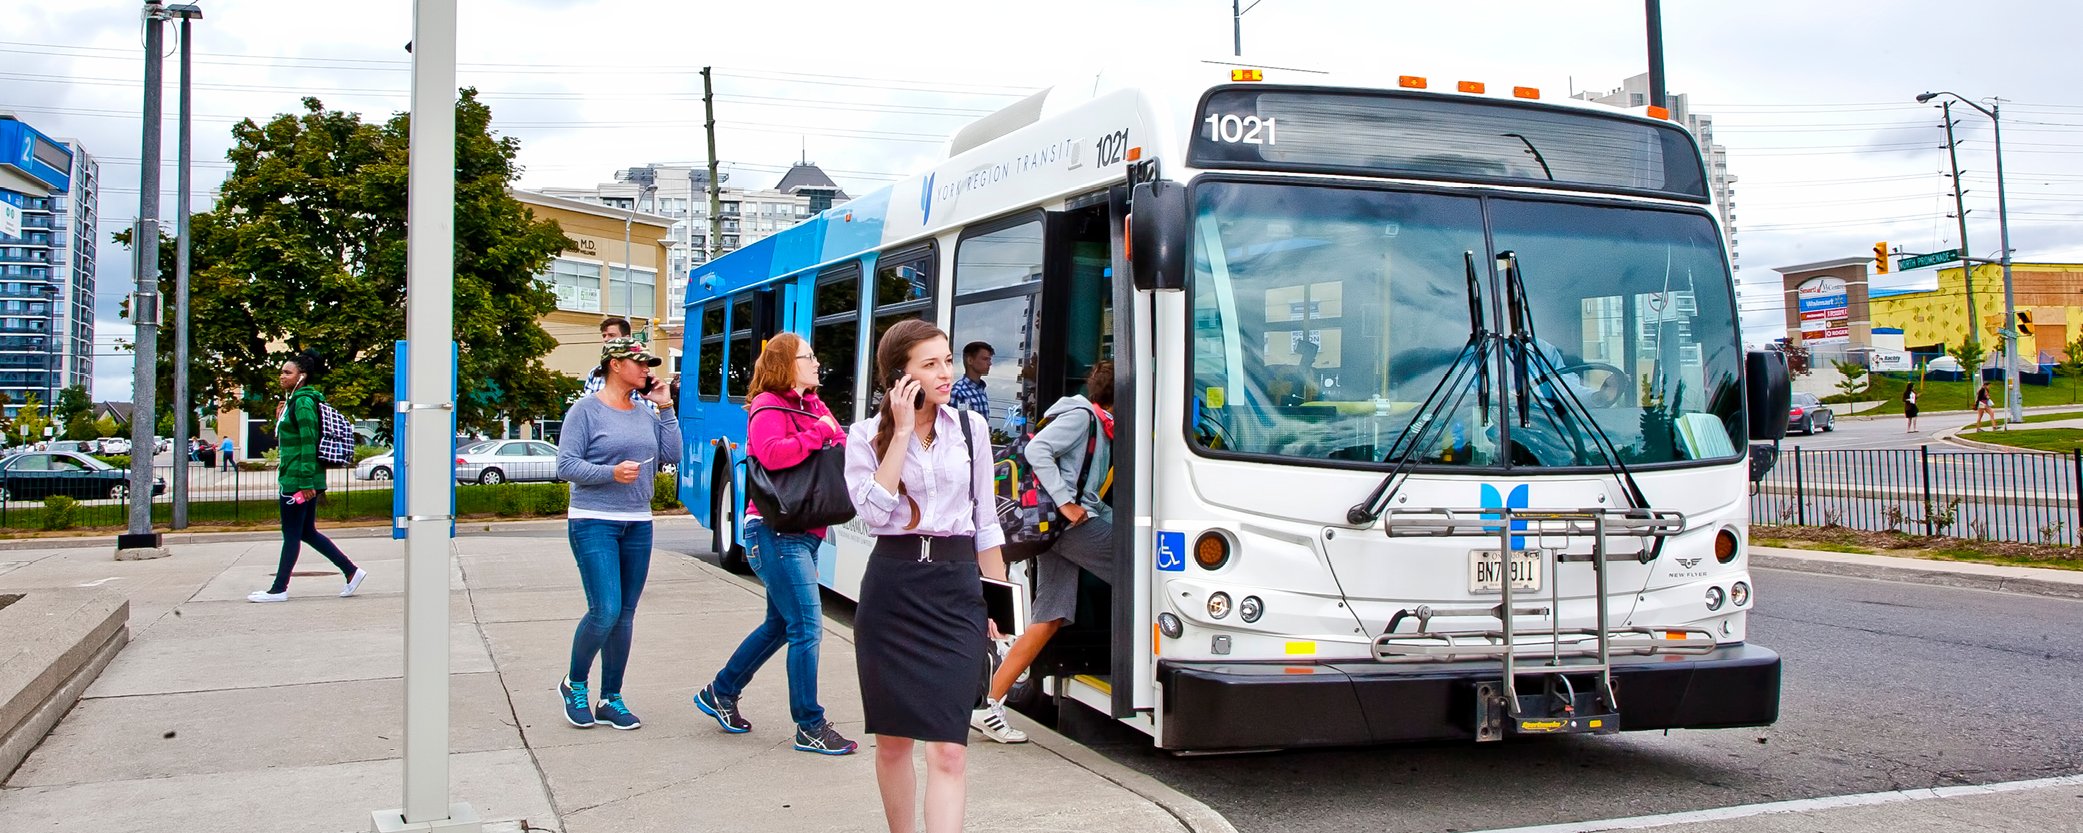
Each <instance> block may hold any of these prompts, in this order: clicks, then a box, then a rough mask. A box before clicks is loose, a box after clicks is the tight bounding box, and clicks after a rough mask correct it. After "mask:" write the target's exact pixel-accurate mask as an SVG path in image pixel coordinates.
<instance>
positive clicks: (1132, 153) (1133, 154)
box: [1128, 147, 1143, 162]
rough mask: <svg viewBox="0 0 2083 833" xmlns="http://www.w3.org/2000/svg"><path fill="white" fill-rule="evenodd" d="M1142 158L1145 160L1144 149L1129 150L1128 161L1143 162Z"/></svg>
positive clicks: (1134, 148)
mask: <svg viewBox="0 0 2083 833" xmlns="http://www.w3.org/2000/svg"><path fill="white" fill-rule="evenodd" d="M1142 158H1143V149H1142V148H1140V147H1133V148H1129V149H1128V161H1130V162H1135V161H1138V160H1141V159H1142Z"/></svg>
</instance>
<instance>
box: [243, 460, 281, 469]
mask: <svg viewBox="0 0 2083 833" xmlns="http://www.w3.org/2000/svg"><path fill="white" fill-rule="evenodd" d="M273 468H275V461H273V460H240V461H239V471H269V470H271V469H273Z"/></svg>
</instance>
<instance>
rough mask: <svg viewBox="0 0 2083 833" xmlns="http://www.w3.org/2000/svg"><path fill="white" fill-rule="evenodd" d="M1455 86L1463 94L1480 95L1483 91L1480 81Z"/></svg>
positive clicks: (1464, 82) (1465, 82)
mask: <svg viewBox="0 0 2083 833" xmlns="http://www.w3.org/2000/svg"><path fill="white" fill-rule="evenodd" d="M1455 86H1456V88H1458V89H1459V90H1461V91H1462V92H1464V93H1480V92H1482V91H1483V90H1484V89H1485V88H1484V86H1483V82H1481V81H1463V82H1461V83H1460V84H1457V85H1455Z"/></svg>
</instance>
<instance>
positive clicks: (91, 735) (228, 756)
mask: <svg viewBox="0 0 2083 833" xmlns="http://www.w3.org/2000/svg"><path fill="white" fill-rule="evenodd" d="M460 532H461V533H462V535H463V537H460V538H458V539H457V540H456V550H457V557H456V558H455V559H454V567H453V570H452V573H451V577H452V578H451V581H452V583H451V605H450V609H451V611H452V614H451V615H452V620H451V621H452V625H451V628H452V630H451V647H452V652H453V653H452V656H453V671H454V673H453V677H452V682H451V691H452V698H451V702H452V710H451V721H452V734H451V748H452V751H453V754H452V757H451V769H452V778H451V795H452V799H451V800H454V801H463V802H469V803H470V804H471V805H473V807H474V808H475V809H476V810H477V812H478V814H479V815H480V816H481V817H482V818H484V819H485V820H486V821H487V824H486V829H487V830H523V829H525V830H555V831H569V833H588V832H589V831H675V832H676V833H677V832H678V831H770V830H771V831H790V833H795V831H802V830H819V831H824V830H838V831H880V830H882V829H883V822H882V813H881V804H880V799H879V798H878V795H877V792H876V788H875V775H874V757H873V751H872V747H871V746H870V745H869V743H868V741H869V740H870V739H869V738H867V737H865V736H863V735H862V733H861V706H860V695H859V690H858V685H857V683H856V680H855V676H854V657H853V644H852V633H851V631H849V630H848V629H846V628H843V627H839V626H837V625H834V624H831V623H829V622H828V623H827V631H826V639H825V642H824V648H823V653H822V659H823V661H822V663H821V665H820V675H819V676H820V695H821V699H822V700H823V701H824V703H825V705H826V707H827V709H828V710H829V712H830V717H831V719H832V720H833V722H834V723H835V724H837V725H838V727H839V729H840V731H842V732H844V733H845V734H847V735H848V736H850V737H854V738H856V739H858V740H861V741H862V749H861V752H860V753H858V754H855V755H852V756H848V757H843V758H827V757H823V756H817V755H810V754H806V753H801V752H796V751H794V750H793V748H792V747H791V745H790V739H791V735H792V734H793V732H792V726H791V724H790V722H789V719H788V708H787V678H786V672H785V669H784V667H783V665H782V662H781V657H780V656H777V657H776V658H775V659H774V660H773V661H771V662H770V663H768V666H767V667H766V668H764V669H762V670H761V672H760V674H759V676H758V677H757V678H755V680H754V682H753V683H752V685H751V687H750V688H749V689H748V690H747V692H746V694H745V698H744V706H745V711H746V717H747V718H748V719H749V720H750V721H751V722H752V723H753V725H754V726H756V727H757V729H756V730H755V731H754V732H753V733H752V734H749V735H736V736H733V735H725V734H723V733H722V732H721V731H719V730H718V729H717V727H716V725H715V723H714V722H713V721H712V720H710V719H709V718H708V717H706V716H704V715H702V714H701V713H700V712H699V711H697V710H696V709H695V708H694V706H693V705H692V704H691V703H690V702H689V701H688V698H689V697H690V696H691V695H692V694H693V693H694V692H695V691H696V690H697V689H699V688H700V687H701V686H702V685H704V684H705V683H707V682H708V680H709V678H710V676H711V675H713V674H714V673H715V670H716V669H717V668H718V667H719V666H721V665H722V663H723V661H724V659H725V657H727V656H728V655H729V653H730V651H731V650H732V649H733V648H735V647H736V645H737V642H738V640H739V639H740V638H742V637H743V636H744V635H745V633H746V632H748V631H749V630H750V629H751V628H752V627H753V626H754V625H755V624H756V623H757V622H758V621H759V619H760V618H761V616H762V615H763V613H764V605H765V602H764V599H763V597H762V596H761V594H760V590H759V588H758V586H757V585H756V584H754V583H751V582H749V581H746V580H743V579H740V578H738V577H735V576H731V575H729V574H727V573H724V572H723V571H721V570H718V569H716V568H714V567H711V566H709V565H708V564H706V563H703V562H701V561H698V560H696V559H694V558H691V557H687V556H684V555H680V554H677V553H674V552H670V551H668V550H670V549H672V548H675V547H678V548H682V549H692V548H695V547H699V546H703V545H704V543H705V542H706V541H707V539H708V534H707V533H706V532H703V531H701V530H700V529H699V527H697V526H695V525H694V524H693V523H692V521H690V520H688V519H686V518H669V519H662V520H661V521H660V522H659V526H658V540H659V543H660V545H661V547H662V548H661V549H660V550H659V551H658V552H657V553H656V554H655V555H654V558H653V561H652V564H651V574H650V580H649V582H648V584H647V585H646V587H645V591H644V599H643V603H642V606H641V607H640V608H639V611H638V616H637V622H638V627H637V637H636V646H635V652H634V656H633V658H632V660H631V663H630V670H629V674H628V680H627V682H626V684H625V686H624V690H625V693H626V694H627V695H628V699H629V703H630V705H631V707H633V708H634V709H635V710H636V712H637V713H638V714H639V715H640V716H641V717H642V718H643V720H644V726H643V728H642V729H640V730H637V731H634V732H617V731H613V730H610V729H607V728H601V727H596V728H593V729H590V730H584V731H582V730H579V729H575V728H573V727H571V726H570V725H568V724H566V723H565V722H564V719H563V717H562V713H561V712H560V711H559V708H558V702H557V695H556V690H555V689H556V684H557V682H558V680H559V678H560V677H561V676H562V675H563V671H564V666H565V659H566V657H567V655H568V652H569V650H570V643H571V634H572V629H573V626H574V624H575V623H576V621H577V619H578V617H579V616H580V614H582V613H583V612H584V608H585V602H584V597H583V595H582V593H581V592H580V590H579V587H578V578H577V572H576V570H574V569H573V567H572V564H571V554H570V550H569V547H568V545H567V543H566V541H565V538H564V532H563V527H562V524H515V525H511V526H505V525H501V526H495V527H493V528H492V530H490V531H485V530H483V528H482V527H473V528H469V529H465V530H461V531H460ZM339 543H340V544H341V547H342V548H343V549H344V550H346V551H347V553H348V555H349V556H350V557H352V558H354V559H355V560H356V561H357V562H358V563H360V564H361V565H362V566H363V567H365V568H366V569H368V570H369V572H370V577H369V579H368V581H367V582H366V583H365V584H364V585H363V587H362V589H361V593H360V594H359V595H358V596H356V597H355V598H352V599H341V598H337V597H336V596H335V594H336V593H337V592H338V590H339V586H340V583H339V579H338V576H337V574H335V573H333V572H332V571H331V568H330V566H329V565H327V564H326V563H325V561H324V559H322V558H320V557H318V556H316V555H315V554H310V553H308V552H307V553H306V555H305V558H304V560H303V561H301V562H299V564H298V570H297V572H296V574H295V575H296V578H295V579H294V580H293V582H292V583H291V587H290V593H291V595H292V601H290V602H289V603H287V604H272V605H261V604H251V603H248V602H247V601H245V595H246V593H247V592H248V591H250V590H253V589H257V588H260V587H262V586H263V585H264V584H265V583H266V581H267V579H268V577H269V576H271V575H272V574H273V571H274V564H275V558H276V553H277V552H278V547H279V540H278V539H276V538H273V537H272V536H269V535H258V536H247V537H244V538H242V539H239V540H212V541H183V542H178V543H176V542H170V546H172V547H173V549H174V555H173V557H171V558H164V559H159V560H155V561H137V562H116V561H112V560H110V551H109V549H108V548H107V547H69V548H58V547H53V548H47V549H37V550H18V551H8V552H0V590H16V589H25V588H52V587H74V586H81V585H91V586H101V587H114V588H121V590H122V591H123V592H126V593H128V594H129V596H130V599H131V605H132V607H131V621H130V627H131V629H132V642H131V644H130V646H129V647H127V648H126V649H124V651H123V652H122V653H121V654H120V655H118V656H117V657H116V659H115V661H114V662H113V663H111V664H110V665H109V667H108V669H107V670H106V671H105V672H103V673H102V675H101V677H100V679H99V680H98V681H97V682H96V683H95V684H94V685H93V687H91V688H90V689H88V691H87V693H86V696H85V697H83V698H82V699H81V700H80V702H79V705H78V706H76V707H75V708H74V709H73V711H72V712H71V713H70V714H68V715H67V716H66V718H65V720H64V721H63V722H62V723H60V724H59V725H58V727H57V729H56V730H54V731H53V732H52V733H51V735H50V736H49V737H48V738H46V739H45V740H44V742H43V744H42V745H41V746H40V747H38V748H37V750H36V751H35V752H34V753H33V754H32V755H30V757H29V758H28V759H27V760H26V761H25V762H24V763H23V764H22V766H21V768H20V769H19V770H17V771H16V772H15V773H14V774H13V775H12V776H11V777H9V778H8V779H7V781H6V782H5V784H4V785H0V830H5V831H10V833H41V832H42V831H56V830H83V831H86V830H91V831H96V833H116V832H117V831H160V830H266V831H271V833H277V832H279V831H326V832H327V833H330V832H331V831H364V830H367V829H369V814H370V812H371V811H374V810H378V809H384V808H393V807H397V806H398V805H399V804H400V803H401V801H402V797H401V794H400V789H401V788H400V779H401V777H402V768H401V764H400V761H399V755H400V753H401V749H402V738H401V731H402V730H401V725H402V722H403V714H402V699H403V695H402V681H401V680H400V677H399V674H400V669H401V666H402V657H403V645H402V642H403V640H402V635H401V633H400V627H401V622H402V610H403V599H404V596H403V589H404V587H403V578H404V569H403V566H404V565H403V562H402V560H401V559H402V557H403V548H402V547H401V546H400V544H399V542H394V541H391V540H388V539H387V538H369V537H344V536H343V537H342V538H340V539H339ZM1015 719H1016V720H1017V719H1018V718H1017V717H1016V718H1015ZM1027 728H1028V729H1029V731H1030V732H1036V733H1037V735H1038V740H1041V741H1043V742H1042V743H1031V744H1025V745H1020V746H1001V745H998V744H992V743H988V742H985V741H982V740H977V741H976V742H974V743H972V744H971V745H970V747H969V749H970V756H969V773H970V795H969V813H968V827H967V829H969V830H977V831H992V830H1001V831H1002V830H1042V829H1046V830H1106V831H1110V833H1130V832H1131V831H1167V833H1169V832H1170V831H1183V830H1189V829H1200V830H1219V831H1226V830H1228V829H1229V828H1228V826H1227V824H1225V823H1222V822H1221V821H1220V818H1219V817H1218V816H1215V815H1214V813H1213V812H1212V811H1208V810H1207V809H1206V808H1205V807H1204V806H1201V805H1199V804H1198V803H1197V802H1192V801H1191V800H1190V799H1185V798H1184V797H1183V796H1179V795H1178V794H1177V793H1174V792H1171V791H1169V790H1168V789H1167V788H1164V787H1163V786H1162V785H1158V784H1156V783H1155V782H1152V781H1150V780H1149V779H1147V778H1143V777H1141V776H1138V775H1135V774H1134V773H1130V772H1127V771H1126V770H1123V769H1120V768H1119V767H1118V766H1116V765H1112V764H1110V763H1107V762H1106V761H1104V760H1103V759H1100V758H1099V757H1098V756H1096V755H1091V754H1090V753H1089V752H1086V751H1085V750H1082V748H1081V747H1076V746H1075V744H1070V743H1069V742H1068V741H1064V740H1062V739H1061V738H1057V737H1054V736H1053V735H1051V734H1050V733H1047V732H1045V731H1038V730H1039V727H1033V726H1028V727H1027ZM1074 760H1075V761H1077V763H1073V761H1074ZM1080 764H1083V765H1080ZM1087 767H1090V768H1089V769H1088V768H1087ZM1146 796H1149V797H1146ZM1160 802H1162V804H1160ZM1167 807H1169V808H1170V809H1167ZM1181 819H1187V820H1189V821H1190V822H1193V824H1192V825H1191V826H1189V824H1188V823H1185V822H1182V821H1181ZM1204 820H1205V821H1204ZM495 822H496V823H495Z"/></svg>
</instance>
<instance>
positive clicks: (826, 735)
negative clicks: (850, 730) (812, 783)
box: [796, 721, 860, 755]
mask: <svg viewBox="0 0 2083 833" xmlns="http://www.w3.org/2000/svg"><path fill="white" fill-rule="evenodd" d="M859 748H860V744H858V743H854V742H853V741H850V740H847V739H846V737H845V736H844V735H841V734H839V730H837V729H834V728H832V724H831V721H826V722H825V724H824V725H823V726H819V727H817V731H815V732H812V731H809V730H807V729H803V728H801V727H797V729H796V751H798V752H815V753H817V754H819V755H851V754H853V751H854V750H855V749H859Z"/></svg>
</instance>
